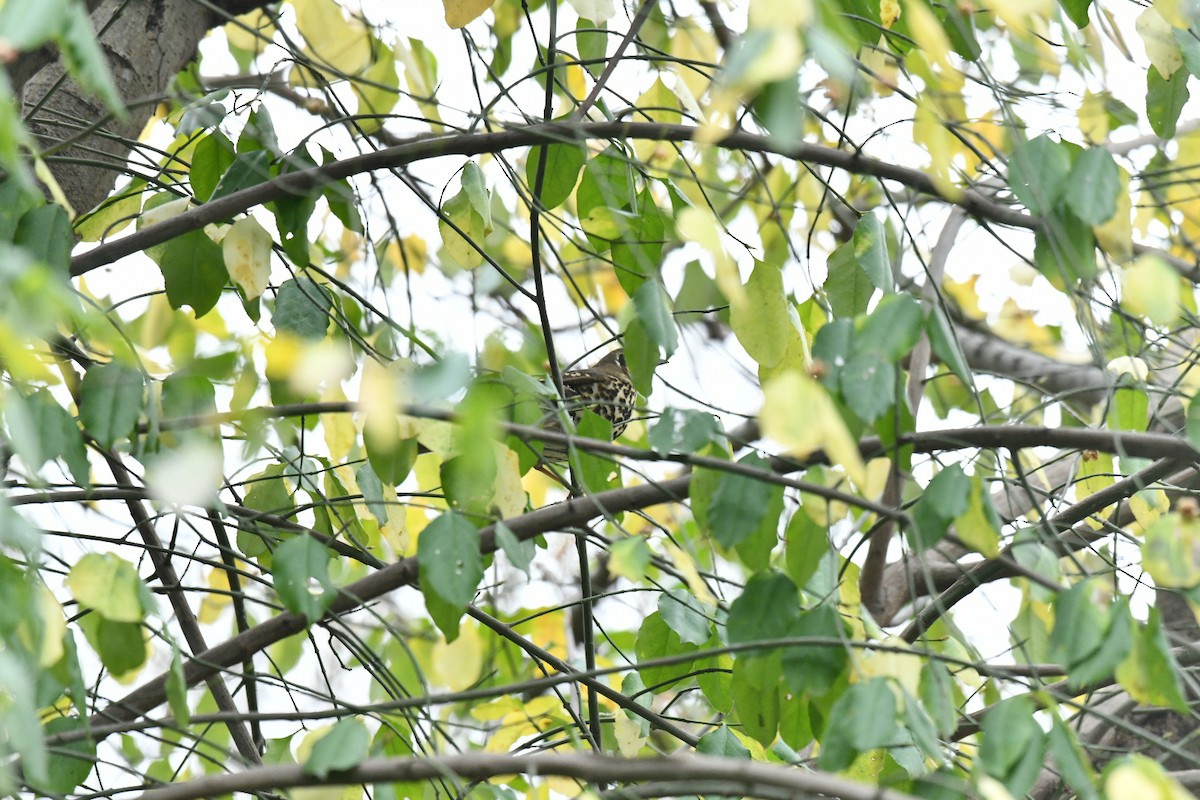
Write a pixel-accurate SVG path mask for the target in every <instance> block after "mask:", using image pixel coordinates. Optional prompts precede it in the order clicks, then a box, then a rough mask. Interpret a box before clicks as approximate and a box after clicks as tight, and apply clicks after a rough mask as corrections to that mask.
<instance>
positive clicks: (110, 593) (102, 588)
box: [67, 553, 147, 622]
mask: <svg viewBox="0 0 1200 800" xmlns="http://www.w3.org/2000/svg"><path fill="white" fill-rule="evenodd" d="M67 588H68V589H70V590H71V594H72V596H73V597H74V598H75V600H76V601H77V602H78V603H79V604H80V605H82V606H83V607H84V608H90V609H91V610H93V611H95V612H96V613H98V614H99V615H100V616H102V617H104V618H105V619H108V620H112V621H113V622H141V621H142V620H143V619H144V618H145V616H146V611H147V608H146V606H145V604H144V603H143V601H142V592H143V591H144V589H143V586H142V579H141V578H140V577H139V576H138V573H137V570H136V569H134V566H133V565H132V564H130V563H129V562H128V561H126V560H125V559H123V558H121V557H120V556H117V555H114V554H112V553H103V554H102V553H88V554H87V555H85V556H83V557H82V558H81V559H79V560H78V561H76V562H75V566H73V567H71V571H70V573H69V574H68V575H67Z"/></svg>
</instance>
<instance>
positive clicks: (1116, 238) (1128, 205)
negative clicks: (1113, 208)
mask: <svg viewBox="0 0 1200 800" xmlns="http://www.w3.org/2000/svg"><path fill="white" fill-rule="evenodd" d="M1117 169H1118V175H1119V178H1120V181H1121V188H1120V189H1119V190H1118V191H1117V213H1116V214H1113V216H1112V219H1110V220H1109V221H1108V222H1105V223H1104V224H1103V225H1096V226H1094V227H1093V228H1092V233H1094V234H1095V236H1096V244H1098V245H1100V249H1102V250H1103V251H1104V252H1105V253H1107V254H1108V256H1109V257H1110V258H1112V260H1113V261H1116V262H1117V263H1123V262H1125V261H1128V260H1129V259H1131V258H1133V199H1132V197H1130V194H1129V173H1128V172H1126V171H1125V169H1124V168H1123V167H1118V168H1117Z"/></svg>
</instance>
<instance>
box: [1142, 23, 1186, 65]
mask: <svg viewBox="0 0 1200 800" xmlns="http://www.w3.org/2000/svg"><path fill="white" fill-rule="evenodd" d="M1184 27H1186V26H1184ZM1134 29H1135V30H1136V31H1137V32H1138V36H1140V37H1142V44H1143V45H1144V46H1145V48H1146V57H1147V58H1149V59H1150V63H1151V64H1153V65H1154V68H1155V69H1156V70H1158V73H1159V74H1160V75H1162V76H1163V77H1164V78H1170V77H1171V76H1172V75H1174V74H1175V70H1177V69H1179V68H1180V67H1182V66H1183V53H1182V52H1180V50H1179V43H1178V42H1176V41H1175V29H1174V28H1172V27H1171V24H1170V23H1169V22H1167V21H1166V20H1165V19H1163V17H1162V14H1160V13H1158V10H1157V8H1147V9H1146V10H1145V11H1143V12H1142V13H1141V14H1139V15H1138V18H1137V21H1136V22H1135V23H1134Z"/></svg>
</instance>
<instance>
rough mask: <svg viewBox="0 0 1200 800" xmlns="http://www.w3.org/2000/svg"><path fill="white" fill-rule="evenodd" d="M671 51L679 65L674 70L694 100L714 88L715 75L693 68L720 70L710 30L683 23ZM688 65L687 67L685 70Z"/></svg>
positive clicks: (687, 21) (672, 42) (686, 22)
mask: <svg viewBox="0 0 1200 800" xmlns="http://www.w3.org/2000/svg"><path fill="white" fill-rule="evenodd" d="M668 49H669V50H670V52H671V55H672V56H673V57H674V59H673V60H677V61H678V62H679V66H676V67H675V68H674V72H675V75H676V77H677V78H679V79H680V80H681V81H683V83H684V84H686V86H687V90H688V92H689V93H690V94H691V96H692V97H693V98H697V99H699V98H701V97H703V96H704V94H705V92H707V91H708V88H709V86H711V85H712V78H711V77H710V75H712V72H710V71H708V70H705V69H703V68H700V69H697V68H696V67H694V66H691V65H693V64H699V65H705V64H711V65H712V67H713V70H714V71H715V69H716V67H717V40H716V39H715V38H714V37H713V35H712V32H711V31H709V30H708V28H702V27H700V26H699V25H697V24H696V23H695V22H693V21H692V20H690V19H687V18H684V19H682V20H680V22H679V24H678V25H677V26H676V28H675V34H674V35H673V36H672V37H671V41H670V45H669V47H668ZM684 65H687V66H684Z"/></svg>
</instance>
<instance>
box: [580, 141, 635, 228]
mask: <svg viewBox="0 0 1200 800" xmlns="http://www.w3.org/2000/svg"><path fill="white" fill-rule="evenodd" d="M634 196H635V190H634V181H633V174H632V172H631V170H630V165H629V157H628V156H626V155H625V154H624V153H623V152H622V151H621V150H620V149H619V148H618V147H617V146H616V145H609V146H608V147H606V148H605V149H604V150H603V151H602V152H601V153H600V154H599V155H597V156H595V157H594V158H592V160H591V161H589V162H588V163H587V166H586V167H584V170H583V177H582V178H581V179H580V181H579V189H578V190H576V192H575V207H576V212H577V213H578V215H579V219H581V220H583V219H586V218H587V217H588V216H589V215H590V214H591V213H592V211H593V210H594V209H596V208H611V209H616V210H621V209H624V208H627V207H629V206H630V205H631V204H632V203H633V202H634Z"/></svg>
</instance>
